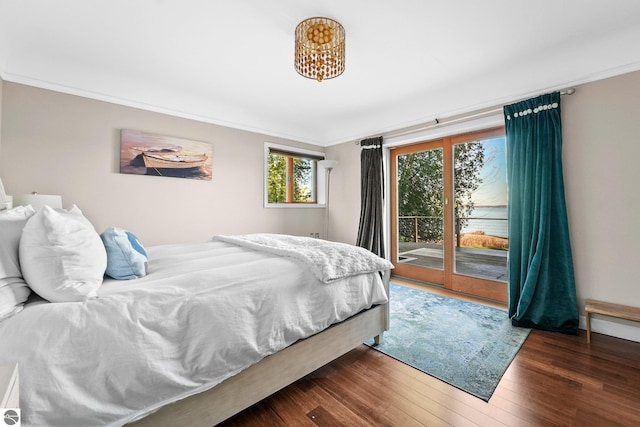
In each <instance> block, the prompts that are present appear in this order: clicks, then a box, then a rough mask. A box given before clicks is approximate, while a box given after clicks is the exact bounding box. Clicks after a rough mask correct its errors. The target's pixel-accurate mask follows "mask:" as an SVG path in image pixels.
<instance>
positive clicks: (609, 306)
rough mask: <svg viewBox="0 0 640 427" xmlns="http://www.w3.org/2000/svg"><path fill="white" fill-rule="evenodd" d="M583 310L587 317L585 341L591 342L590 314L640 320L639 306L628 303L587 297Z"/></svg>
mask: <svg viewBox="0 0 640 427" xmlns="http://www.w3.org/2000/svg"><path fill="white" fill-rule="evenodd" d="M584 311H585V313H586V317H587V343H591V314H602V315H603V316H611V317H617V318H618V319H625V320H633V321H635V322H640V308H638V307H630V306H628V305H622V304H613V303H610V302H603V301H596V300H592V299H588V300H587V303H586V304H585V306H584Z"/></svg>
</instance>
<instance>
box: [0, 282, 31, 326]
mask: <svg viewBox="0 0 640 427" xmlns="http://www.w3.org/2000/svg"><path fill="white" fill-rule="evenodd" d="M29 294H31V289H29V288H28V287H27V285H25V284H24V282H21V283H20V282H15V283H10V284H8V285H5V286H2V287H0V321H2V320H4V319H7V318H9V317H11V316H13V315H14V314H16V313H19V312H20V311H22V308H23V306H24V304H23V303H24V302H25V301H26V300H27V298H28V297H29Z"/></svg>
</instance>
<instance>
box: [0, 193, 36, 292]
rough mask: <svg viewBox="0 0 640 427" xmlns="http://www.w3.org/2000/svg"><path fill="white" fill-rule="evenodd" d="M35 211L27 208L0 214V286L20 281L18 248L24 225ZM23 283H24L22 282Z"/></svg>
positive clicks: (23, 207)
mask: <svg viewBox="0 0 640 427" xmlns="http://www.w3.org/2000/svg"><path fill="white" fill-rule="evenodd" d="M35 213H36V211H35V210H33V208H32V207H31V206H30V205H28V206H18V207H16V208H14V209H9V210H7V211H2V212H0V286H3V285H6V284H8V283H14V282H16V281H17V279H20V281H22V272H21V269H20V260H19V256H18V248H19V247H20V237H21V236H22V229H23V228H24V226H25V224H26V223H27V221H28V220H29V218H31V216H33V214H35ZM23 283H24V282H23Z"/></svg>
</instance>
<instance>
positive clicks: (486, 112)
mask: <svg viewBox="0 0 640 427" xmlns="http://www.w3.org/2000/svg"><path fill="white" fill-rule="evenodd" d="M575 91H576V90H575V88H572V87H570V88H567V89H562V90H560V95H573V94H574V92H575ZM525 99H528V98H525ZM523 100H524V99H521V100H518V101H513V102H512V104H513V103H516V102H520V101H523ZM505 105H506V104H505ZM503 108H504V105H501V106H497V107H489V108H485V109H482V110H476V111H472V112H470V113H465V114H461V115H457V116H451V117H448V118H444V119H438V118H437V117H436V118H435V119H433V120H431V121H429V122H427V123H423V124H421V125H416V126H414V127H411V128H406V129H404V130H398V131H392V132H388V133H383V134H382V136H384V137H385V138H395V137H398V136H403V135H408V134H411V133H415V132H421V131H423V130H427V129H432V128H435V127H439V126H444V125H450V124H453V123H458V122H466V121H469V120H473V119H479V118H483V117H487V116H491V115H493V114H496V113H499V112H501V111H502V109H503ZM363 139H366V138H363ZM355 144H356V145H360V141H356V142H355Z"/></svg>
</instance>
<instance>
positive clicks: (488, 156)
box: [453, 137, 509, 282]
mask: <svg viewBox="0 0 640 427" xmlns="http://www.w3.org/2000/svg"><path fill="white" fill-rule="evenodd" d="M505 145H506V141H505V138H504V137H497V138H490V139H484V140H476V141H470V142H464V143H459V144H454V146H453V161H454V175H453V179H454V185H453V188H454V197H455V205H454V221H453V222H454V227H455V234H454V236H455V248H454V252H453V254H454V258H455V261H454V273H457V274H463V275H467V276H473V277H478V278H482V279H488V280H497V281H503V282H505V281H506V280H507V252H508V249H509V236H508V217H507V172H506V153H505Z"/></svg>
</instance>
